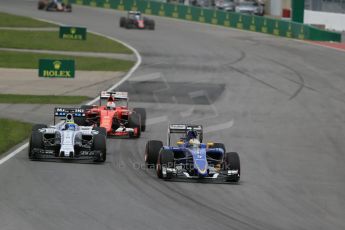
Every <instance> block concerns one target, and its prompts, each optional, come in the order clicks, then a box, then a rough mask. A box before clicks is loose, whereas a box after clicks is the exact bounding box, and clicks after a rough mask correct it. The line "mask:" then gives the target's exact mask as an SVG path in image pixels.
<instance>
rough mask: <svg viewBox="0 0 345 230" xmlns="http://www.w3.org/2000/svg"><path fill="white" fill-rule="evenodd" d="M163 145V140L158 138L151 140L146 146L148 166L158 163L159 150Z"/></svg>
mask: <svg viewBox="0 0 345 230" xmlns="http://www.w3.org/2000/svg"><path fill="white" fill-rule="evenodd" d="M162 147H163V142H161V141H157V140H150V141H148V142H147V143H146V147H145V163H146V165H147V166H148V167H151V166H154V165H156V164H157V160H158V156H159V151H160V150H161V148H162Z"/></svg>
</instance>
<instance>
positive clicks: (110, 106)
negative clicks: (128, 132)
mask: <svg viewBox="0 0 345 230" xmlns="http://www.w3.org/2000/svg"><path fill="white" fill-rule="evenodd" d="M115 108H116V104H115V102H113V101H108V102H107V109H109V110H115Z"/></svg>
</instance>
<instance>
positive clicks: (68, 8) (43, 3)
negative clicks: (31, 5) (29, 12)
mask: <svg viewBox="0 0 345 230" xmlns="http://www.w3.org/2000/svg"><path fill="white" fill-rule="evenodd" d="M38 9H39V10H46V11H56V12H72V5H71V4H69V3H67V4H65V3H63V2H61V1H60V0H39V1H38Z"/></svg>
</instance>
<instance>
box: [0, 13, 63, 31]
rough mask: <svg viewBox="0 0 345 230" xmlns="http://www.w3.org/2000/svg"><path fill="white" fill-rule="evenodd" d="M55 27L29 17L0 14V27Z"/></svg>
mask: <svg viewBox="0 0 345 230" xmlns="http://www.w3.org/2000/svg"><path fill="white" fill-rule="evenodd" d="M56 26H57V25H55V24H51V23H48V22H42V21H38V20H35V19H33V18H29V17H23V16H16V15H13V14H7V13H3V12H0V27H56Z"/></svg>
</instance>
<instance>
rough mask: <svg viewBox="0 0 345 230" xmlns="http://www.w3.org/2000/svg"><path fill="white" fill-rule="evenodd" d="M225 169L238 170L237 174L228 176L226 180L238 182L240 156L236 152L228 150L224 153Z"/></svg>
mask: <svg viewBox="0 0 345 230" xmlns="http://www.w3.org/2000/svg"><path fill="white" fill-rule="evenodd" d="M225 164H226V168H225V169H226V170H238V175H233V176H228V179H227V181H229V182H238V181H239V180H240V176H241V164H240V156H239V155H238V153H236V152H229V153H226V154H225Z"/></svg>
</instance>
